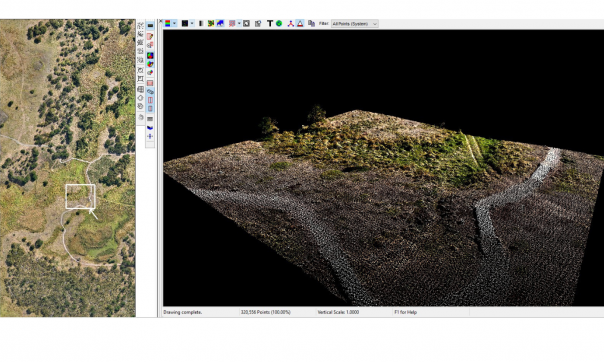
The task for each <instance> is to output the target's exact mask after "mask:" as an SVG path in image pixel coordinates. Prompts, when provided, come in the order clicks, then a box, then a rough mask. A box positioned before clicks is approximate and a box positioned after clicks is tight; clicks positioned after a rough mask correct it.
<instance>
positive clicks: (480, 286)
mask: <svg viewBox="0 0 604 362" xmlns="http://www.w3.org/2000/svg"><path fill="white" fill-rule="evenodd" d="M559 159H560V150H559V149H557V148H550V150H549V152H548V153H547V156H546V157H545V160H544V161H543V162H541V164H540V165H539V167H538V168H537V170H535V172H534V173H533V175H532V176H531V177H530V178H529V179H528V180H526V181H525V182H523V183H521V184H518V185H514V186H511V187H510V188H508V189H506V190H504V191H502V192H500V193H498V194H494V195H491V196H488V197H485V198H484V199H481V200H479V201H478V202H477V203H476V204H475V208H476V218H477V220H478V227H479V230H480V235H479V237H480V247H481V249H482V251H483V253H484V258H483V260H482V265H481V266H480V270H479V272H478V276H477V277H476V279H474V281H472V282H471V283H470V284H469V285H467V286H466V287H465V288H464V289H463V290H461V291H460V292H457V293H453V294H450V295H449V296H447V297H445V298H444V300H442V301H441V302H440V303H438V305H463V306H493V305H503V304H504V301H505V296H506V291H507V289H508V284H509V277H508V272H509V253H508V251H507V250H506V248H505V247H504V246H503V245H502V243H501V241H500V240H499V238H498V237H497V235H495V229H494V227H493V223H492V221H491V216H490V213H489V211H490V209H491V208H495V207H499V206H503V205H506V204H510V203H515V202H518V201H521V200H522V199H524V198H526V197H528V196H530V195H531V194H532V193H533V192H534V191H535V190H537V189H538V188H539V187H540V186H541V184H542V183H543V180H544V179H545V177H546V176H547V174H548V173H549V172H550V171H551V170H552V169H553V168H554V167H556V165H557V164H558V161H559Z"/></svg>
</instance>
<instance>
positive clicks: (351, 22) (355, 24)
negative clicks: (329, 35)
mask: <svg viewBox="0 0 604 362" xmlns="http://www.w3.org/2000/svg"><path fill="white" fill-rule="evenodd" d="M331 27H332V28H379V27H380V21H379V20H371V19H332V20H331Z"/></svg>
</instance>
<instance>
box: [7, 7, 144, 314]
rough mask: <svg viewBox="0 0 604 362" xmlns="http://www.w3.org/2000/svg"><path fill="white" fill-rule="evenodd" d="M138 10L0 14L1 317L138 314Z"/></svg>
mask: <svg viewBox="0 0 604 362" xmlns="http://www.w3.org/2000/svg"><path fill="white" fill-rule="evenodd" d="M134 29H135V26H134V20H128V19H124V20H119V19H117V20H107V19H103V20H94V19H89V20H79V19H76V20H74V19H65V20H59V19H53V20H40V19H35V20H0V165H1V169H0V182H1V184H0V316H1V317H73V316H75V317H134V316H135V241H136V237H135V212H134V211H135V119H134V114H135V110H134V77H133V72H134V66H135V59H134V58H135V54H134V47H135V43H134V32H135V30H134Z"/></svg>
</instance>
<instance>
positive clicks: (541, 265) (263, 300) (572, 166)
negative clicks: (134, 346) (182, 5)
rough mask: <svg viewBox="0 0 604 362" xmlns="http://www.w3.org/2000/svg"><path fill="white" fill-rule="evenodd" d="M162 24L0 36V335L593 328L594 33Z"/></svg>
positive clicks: (552, 23) (8, 31) (597, 66)
mask: <svg viewBox="0 0 604 362" xmlns="http://www.w3.org/2000/svg"><path fill="white" fill-rule="evenodd" d="M187 14H191V15H190V16H191V17H194V16H201V17H202V18H186V19H183V18H178V19H176V18H171V19H164V18H155V17H150V18H149V17H148V18H145V17H138V18H137V17H132V16H131V17H129V18H125V19H118V18H107V17H102V16H99V17H98V18H96V19H95V18H73V17H65V18H52V17H50V18H37V17H32V18H23V17H21V18H12V19H9V18H2V19H0V166H1V168H0V183H1V184H0V330H1V329H2V328H3V323H6V322H4V321H7V320H13V321H14V320H16V321H20V320H22V319H23V318H32V319H34V320H35V319H45V320H47V319H49V318H54V321H55V323H64V322H57V321H59V320H60V321H63V320H70V318H68V317H76V318H71V320H74V319H75V320H78V321H80V323H83V324H84V325H85V324H87V323H88V325H90V324H89V323H98V322H96V321H97V320H102V321H106V320H109V319H108V318H116V317H126V318H123V319H122V321H130V320H134V322H125V323H147V324H148V325H150V326H151V327H149V328H151V329H152V330H153V328H154V327H152V326H153V323H158V324H159V323H172V322H163V321H162V322H160V320H162V319H168V318H171V319H175V318H188V319H189V321H190V322H188V323H195V326H196V328H197V327H200V328H207V326H209V325H212V326H216V325H219V326H226V325H228V326H229V327H223V328H225V329H237V328H236V327H232V326H234V325H237V326H239V327H240V326H241V324H231V323H238V322H234V320H237V319H252V318H256V319H261V320H262V319H264V321H260V323H281V324H279V326H285V327H282V328H288V327H290V328H293V327H292V326H294V325H295V324H294V323H310V324H309V325H310V327H308V330H309V331H313V332H312V333H319V332H317V330H320V329H321V327H320V326H322V325H323V324H321V323H340V324H339V325H338V326H339V327H338V328H341V329H347V330H352V331H354V330H360V329H363V328H364V327H363V328H361V326H364V324H362V323H364V321H363V320H373V319H382V320H390V321H388V322H386V323H391V321H394V322H392V323H408V322H406V321H405V322H404V321H401V320H400V319H401V318H413V319H420V320H422V323H433V321H434V320H436V322H439V321H441V320H447V321H450V320H462V322H461V323H466V322H467V323H473V322H468V321H470V320H472V321H475V320H482V321H481V322H480V323H497V322H495V320H497V319H507V320H513V319H514V318H518V319H526V318H542V317H547V318H554V319H555V320H563V319H569V318H594V319H598V318H601V317H604V295H603V294H602V290H601V289H602V288H601V285H600V284H601V280H602V277H603V276H604V267H603V266H602V263H601V262H600V259H601V258H600V255H601V254H602V253H603V252H604V246H602V243H601V242H600V241H601V239H602V237H603V235H604V230H603V227H602V225H604V211H603V206H602V196H601V195H602V192H601V189H602V185H601V180H602V176H603V172H604V147H603V145H602V142H601V132H600V129H601V127H600V125H599V123H600V118H601V116H600V113H601V111H600V108H601V107H600V105H601V92H599V91H598V89H599V86H600V83H601V79H602V74H601V57H600V56H599V54H600V49H599V47H598V44H600V39H601V37H602V29H603V28H604V21H602V20H580V21H579V20H405V19H388V18H378V17H375V18H372V17H370V16H367V18H366V19H362V18H351V19H347V18H344V17H342V18H330V19H324V18H311V19H308V18H302V16H300V17H298V18H296V17H294V18H277V17H272V18H254V17H249V18H214V19H210V18H208V17H209V16H210V15H212V14H208V13H205V12H200V11H198V12H188V13H187ZM92 317H97V318H92ZM193 318H198V319H197V320H195V321H192V320H193ZM204 318H205V319H204ZM270 319H275V320H274V321H273V320H270ZM319 319H325V320H331V321H334V320H337V319H340V320H338V321H336V322H324V321H318V320H319ZM142 320H144V321H145V322H142ZM269 320H270V321H269ZM300 320H303V322H299V321H300ZM82 321H84V322H82ZM111 321H112V322H111V323H116V322H113V319H112V320H111ZM149 321H151V322H149ZM308 321H310V322H308ZM485 321H486V322H485ZM100 323H104V322H100ZM120 323H124V322H120ZM149 323H150V324H149ZM244 323H245V322H244ZM368 323H373V322H368ZM411 323H417V322H411ZM444 323H450V322H444ZM344 324H345V326H346V327H342V326H344ZM111 325H112V326H113V327H111V328H115V327H114V326H115V324H111ZM164 325H165V324H164ZM276 325H277V324H271V325H270V327H265V329H264V331H265V330H267V329H270V328H273V326H276ZM426 325H427V324H426ZM396 326H397V328H398V327H399V326H400V324H397V325H396ZM219 328H220V327H219ZM157 329H158V330H159V328H157ZM259 331H263V329H260V330H259ZM258 333H259V334H261V332H258Z"/></svg>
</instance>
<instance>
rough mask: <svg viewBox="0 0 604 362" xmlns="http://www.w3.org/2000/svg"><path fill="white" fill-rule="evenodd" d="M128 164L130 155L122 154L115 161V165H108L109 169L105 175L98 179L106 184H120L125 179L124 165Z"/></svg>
mask: <svg viewBox="0 0 604 362" xmlns="http://www.w3.org/2000/svg"><path fill="white" fill-rule="evenodd" d="M129 164H130V155H124V156H122V158H120V159H119V161H117V162H116V163H115V165H113V166H111V167H109V171H108V172H107V175H106V176H103V177H101V178H100V179H99V181H100V182H101V183H103V184H105V185H107V186H112V185H116V186H118V187H119V186H121V185H122V183H123V182H126V181H127V178H126V167H128V165H129Z"/></svg>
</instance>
